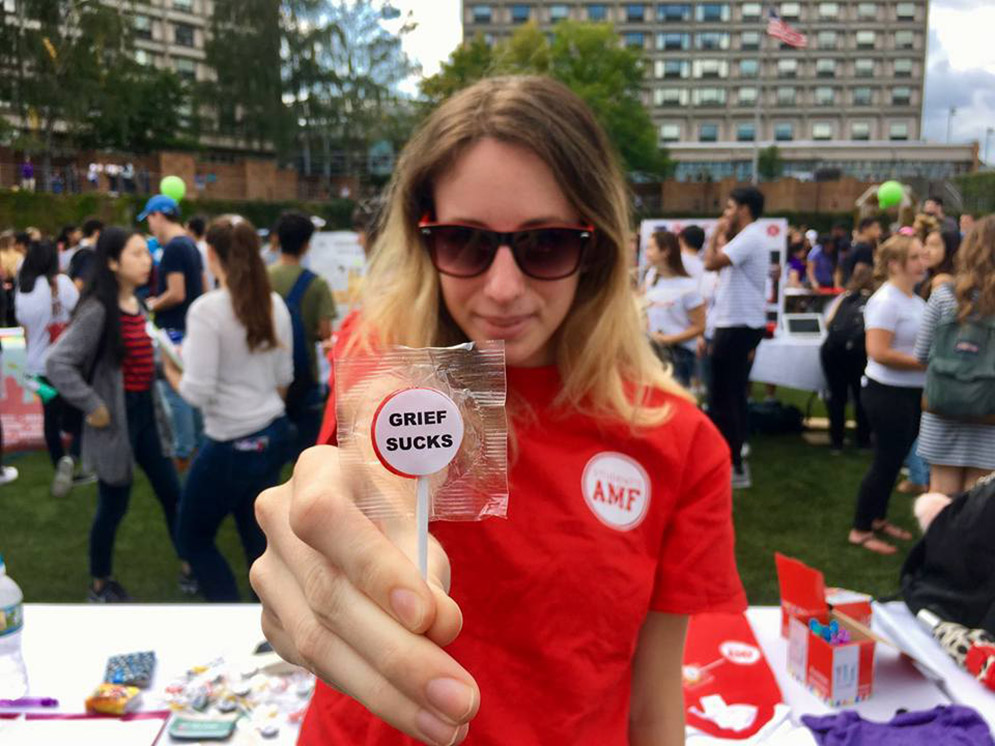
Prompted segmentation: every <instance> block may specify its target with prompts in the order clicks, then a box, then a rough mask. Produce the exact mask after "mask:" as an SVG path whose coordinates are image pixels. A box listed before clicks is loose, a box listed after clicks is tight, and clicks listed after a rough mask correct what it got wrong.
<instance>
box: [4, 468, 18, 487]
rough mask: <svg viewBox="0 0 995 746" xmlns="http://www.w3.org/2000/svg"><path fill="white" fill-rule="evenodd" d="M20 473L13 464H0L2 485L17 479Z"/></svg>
mask: <svg viewBox="0 0 995 746" xmlns="http://www.w3.org/2000/svg"><path fill="white" fill-rule="evenodd" d="M18 473H19V472H18V471H17V469H15V468H14V467H13V466H0V487H2V486H3V485H5V484H10V483H11V482H13V481H14V480H15V479H17V475H18Z"/></svg>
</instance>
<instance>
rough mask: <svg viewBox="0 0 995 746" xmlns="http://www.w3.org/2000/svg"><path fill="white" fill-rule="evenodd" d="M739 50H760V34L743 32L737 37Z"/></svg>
mask: <svg viewBox="0 0 995 746" xmlns="http://www.w3.org/2000/svg"><path fill="white" fill-rule="evenodd" d="M739 48H740V49H760V32H759V31H744V32H743V33H741V34H740V35H739Z"/></svg>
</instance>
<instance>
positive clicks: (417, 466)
mask: <svg viewBox="0 0 995 746" xmlns="http://www.w3.org/2000/svg"><path fill="white" fill-rule="evenodd" d="M370 434H371V438H372V441H373V450H374V452H375V453H376V456H377V458H378V459H379V460H380V463H381V464H383V466H384V468H386V469H387V470H388V471H390V472H392V473H394V474H397V475H398V476H402V477H407V478H409V479H416V480H417V486H416V495H417V498H416V504H415V522H416V525H417V530H418V569H419V570H420V571H421V574H422V577H423V578H425V577H427V575H428V516H429V513H430V512H431V505H430V501H431V495H430V494H429V477H430V476H431V475H433V474H436V473H438V472H440V471H442V470H443V469H445V468H446V467H447V466H448V465H449V463H450V462H451V461H452V460H453V458H454V457H455V456H456V454H457V452H458V451H459V448H460V444H461V443H462V442H463V417H462V415H461V414H460V410H459V407H457V406H456V403H455V402H454V401H453V400H452V399H450V398H449V397H448V396H446V395H445V394H443V393H442V392H441V391H437V390H436V389H431V388H418V387H413V388H406V389H401V390H399V391H395V392H393V393H392V394H390V395H388V396H387V397H386V398H385V399H384V400H383V401H382V402H381V403H380V406H379V407H378V408H377V411H376V413H375V414H374V415H373V423H372V427H371V433H370Z"/></svg>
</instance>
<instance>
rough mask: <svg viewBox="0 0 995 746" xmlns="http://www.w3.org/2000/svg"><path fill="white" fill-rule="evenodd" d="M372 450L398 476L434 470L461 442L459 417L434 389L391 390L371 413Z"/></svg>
mask: <svg viewBox="0 0 995 746" xmlns="http://www.w3.org/2000/svg"><path fill="white" fill-rule="evenodd" d="M372 431H373V432H372V435H373V450H374V451H375V452H376V454H377V458H378V459H380V463H382V464H383V465H384V466H385V467H387V469H389V470H390V471H392V472H394V473H395V474H399V475H400V476H402V477H419V476H425V475H427V474H435V473H436V472H437V471H440V470H441V469H443V468H445V466H446V465H447V464H448V463H449V462H450V461H452V460H453V456H455V455H456V452H457V451H458V450H459V447H460V443H462V442H463V418H462V416H461V415H460V411H459V408H458V407H457V406H456V404H455V403H454V402H453V400H452V399H450V398H449V397H448V396H446V395H445V394H443V393H442V392H441V391H436V390H435V389H420V388H410V389H402V390H401V391H395V392H394V393H393V394H391V395H390V396H388V397H387V398H386V399H384V400H383V402H382V403H381V404H380V407H379V408H378V409H377V411H376V414H374V415H373V427H372Z"/></svg>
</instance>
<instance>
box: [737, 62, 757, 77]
mask: <svg viewBox="0 0 995 746" xmlns="http://www.w3.org/2000/svg"><path fill="white" fill-rule="evenodd" d="M759 71H760V63H759V62H757V61H756V60H740V61H739V77H741V78H755V77H757V73H758V72H759Z"/></svg>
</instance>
